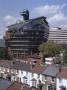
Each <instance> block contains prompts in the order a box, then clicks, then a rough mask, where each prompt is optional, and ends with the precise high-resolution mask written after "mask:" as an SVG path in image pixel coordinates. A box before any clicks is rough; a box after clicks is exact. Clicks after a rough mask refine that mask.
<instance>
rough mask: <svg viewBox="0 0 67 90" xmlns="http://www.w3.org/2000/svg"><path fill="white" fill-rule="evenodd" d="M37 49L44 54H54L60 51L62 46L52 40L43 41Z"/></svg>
mask: <svg viewBox="0 0 67 90" xmlns="http://www.w3.org/2000/svg"><path fill="white" fill-rule="evenodd" d="M39 51H40V52H41V53H42V55H44V56H55V55H58V54H59V53H60V52H61V51H62V46H61V45H59V44H56V43H54V42H53V41H48V42H46V43H45V42H43V43H42V44H41V45H40V46H39Z"/></svg>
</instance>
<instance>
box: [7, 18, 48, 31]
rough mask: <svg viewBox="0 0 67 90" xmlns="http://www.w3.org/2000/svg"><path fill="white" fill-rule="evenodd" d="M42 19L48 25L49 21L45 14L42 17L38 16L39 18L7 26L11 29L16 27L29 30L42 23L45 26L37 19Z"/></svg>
mask: <svg viewBox="0 0 67 90" xmlns="http://www.w3.org/2000/svg"><path fill="white" fill-rule="evenodd" d="M41 19H43V20H44V23H45V24H47V25H48V22H47V21H46V18H45V17H44V16H42V17H38V18H35V19H30V20H27V21H25V22H20V23H16V24H13V25H10V26H7V28H8V29H9V31H10V30H13V28H16V29H17V30H18V29H20V28H23V29H27V30H28V29H29V30H31V29H36V28H37V25H39V27H40V25H41V26H43V27H44V24H43V23H40V22H39V21H37V20H41ZM44 28H45V27H44ZM38 30H39V29H38Z"/></svg>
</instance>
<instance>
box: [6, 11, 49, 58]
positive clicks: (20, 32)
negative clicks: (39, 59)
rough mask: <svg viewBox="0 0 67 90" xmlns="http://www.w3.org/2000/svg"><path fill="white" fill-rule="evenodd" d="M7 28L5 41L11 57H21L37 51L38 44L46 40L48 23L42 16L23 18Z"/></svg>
mask: <svg viewBox="0 0 67 90" xmlns="http://www.w3.org/2000/svg"><path fill="white" fill-rule="evenodd" d="M24 13H25V12H24ZM24 13H23V14H24ZM7 28H8V30H7V31H6V34H5V41H6V46H7V49H8V52H9V53H10V55H11V56H12V57H13V58H18V59H23V58H26V57H28V56H31V55H32V54H34V53H38V52H39V51H38V46H39V45H40V44H41V43H42V42H43V41H44V42H46V41H47V40H48V34H49V25H48V22H47V21H46V18H45V17H44V16H42V17H38V18H35V19H27V20H26V19H25V20H24V21H23V22H19V23H16V24H13V25H10V26H8V27H7Z"/></svg>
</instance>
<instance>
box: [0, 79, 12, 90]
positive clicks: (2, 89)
mask: <svg viewBox="0 0 67 90" xmlns="http://www.w3.org/2000/svg"><path fill="white" fill-rule="evenodd" d="M11 84H12V82H11V81H8V80H4V79H1V78H0V90H6V89H7V88H8V87H9V86H10V85H11Z"/></svg>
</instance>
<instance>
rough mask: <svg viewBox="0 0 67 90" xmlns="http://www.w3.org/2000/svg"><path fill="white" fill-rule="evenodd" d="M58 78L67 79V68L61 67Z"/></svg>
mask: <svg viewBox="0 0 67 90" xmlns="http://www.w3.org/2000/svg"><path fill="white" fill-rule="evenodd" d="M57 76H58V77H60V78H66V79H67V67H61V68H60V71H59V72H58V75H57Z"/></svg>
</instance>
